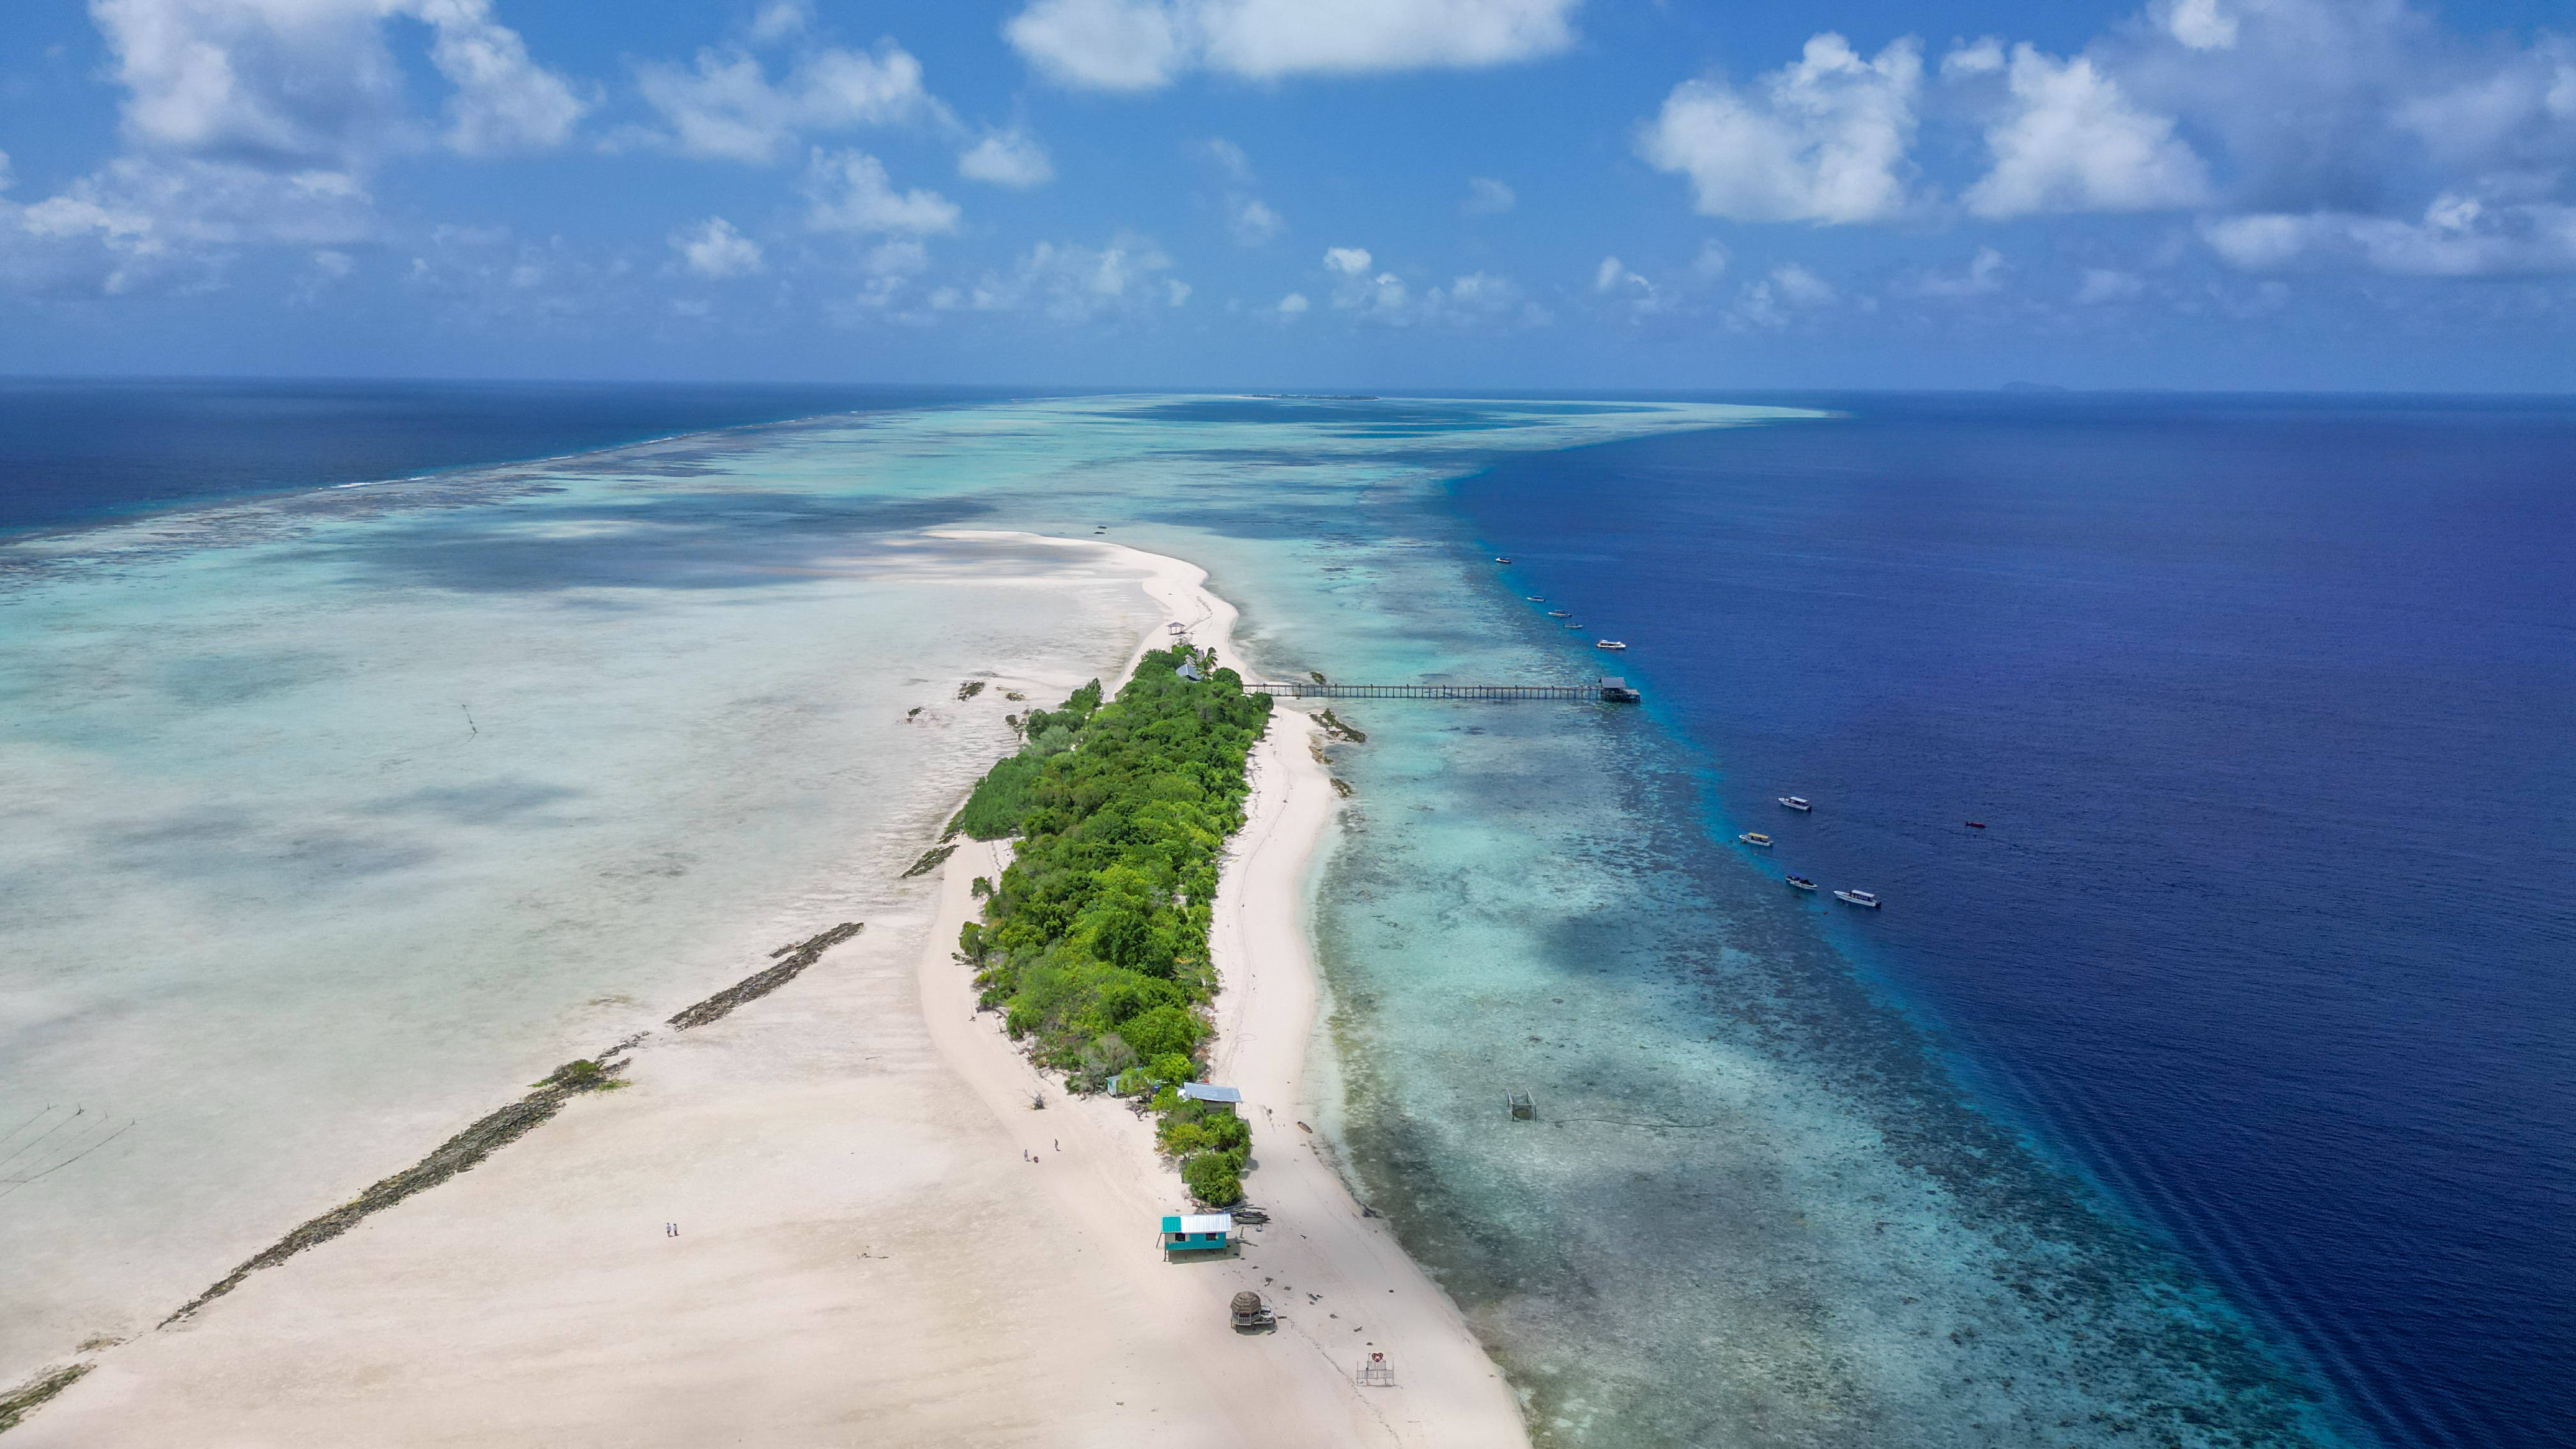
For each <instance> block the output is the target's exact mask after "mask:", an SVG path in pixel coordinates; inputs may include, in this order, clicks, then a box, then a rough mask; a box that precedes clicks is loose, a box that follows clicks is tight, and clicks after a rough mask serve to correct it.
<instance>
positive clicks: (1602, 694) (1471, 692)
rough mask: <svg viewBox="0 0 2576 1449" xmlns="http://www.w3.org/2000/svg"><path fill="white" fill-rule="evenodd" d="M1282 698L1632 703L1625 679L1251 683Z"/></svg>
mask: <svg viewBox="0 0 2576 1449" xmlns="http://www.w3.org/2000/svg"><path fill="white" fill-rule="evenodd" d="M1250 687H1251V688H1253V689H1255V690H1259V691H1261V692H1263V693H1266V694H1269V695H1272V696H1274V697H1278V698H1285V699H1565V700H1598V701H1608V702H1609V703H1612V704H1634V703H1636V702H1637V692H1636V691H1635V690H1633V689H1630V688H1629V687H1628V686H1627V683H1626V681H1624V680H1619V679H1604V680H1602V681H1600V682H1599V683H1597V684H1316V683H1313V682H1311V681H1300V680H1294V679H1287V680H1278V681H1275V682H1272V683H1269V684H1255V685H1252V686H1250Z"/></svg>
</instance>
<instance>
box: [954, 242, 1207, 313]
mask: <svg viewBox="0 0 2576 1449" xmlns="http://www.w3.org/2000/svg"><path fill="white" fill-rule="evenodd" d="M1171 269H1172V259H1171V258H1170V257H1169V256H1167V255H1165V254H1164V252H1163V249H1162V248H1161V247H1159V246H1156V245H1155V244H1154V243H1153V241H1152V240H1151V239H1149V238H1146V237H1141V236H1135V235H1121V236H1118V237H1116V238H1114V239H1112V240H1111V242H1110V243H1109V245H1107V246H1105V247H1100V248H1097V249H1095V248H1091V247H1086V246H1080V245H1076V244H1071V243H1068V244H1065V245H1061V246H1059V245H1057V244H1056V243H1053V242H1039V243H1038V244H1037V245H1036V246H1035V247H1032V248H1031V249H1030V250H1029V253H1028V255H1027V256H1025V257H1022V258H1021V259H1020V260H1019V262H1018V264H1017V265H1015V266H1014V267H1013V268H1012V269H1011V270H1010V271H1009V272H1007V273H1000V272H988V273H986V274H985V277H984V280H983V281H982V282H980V283H978V284H977V285H976V286H975V288H974V290H973V291H972V292H971V293H969V294H968V297H967V301H968V303H969V304H970V305H971V306H973V307H974V308H975V309H976V310H978V311H984V312H1013V311H1023V310H1031V309H1034V310H1036V311H1038V312H1040V313H1042V314H1044V315H1045V316H1047V317H1050V318H1052V319H1054V320H1056V321H1058V322H1065V323H1077V322H1088V321H1091V320H1092V319H1094V318H1097V317H1101V316H1105V315H1141V313H1143V312H1144V311H1147V310H1151V309H1153V308H1154V307H1155V306H1156V303H1157V302H1158V301H1159V303H1160V305H1161V306H1162V307H1164V308H1170V307H1177V306H1179V305H1180V304H1181V303H1182V302H1183V301H1185V300H1187V299H1188V297H1189V289H1188V286H1187V284H1186V283H1184V284H1182V285H1181V288H1180V290H1179V291H1177V292H1175V291H1174V290H1173V289H1172V286H1171V285H1170V282H1171V280H1172V279H1169V278H1164V277H1162V275H1161V274H1162V273H1164V272H1168V271H1170V270H1171ZM1158 283H1159V285H1158Z"/></svg>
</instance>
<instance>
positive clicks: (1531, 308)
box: [1418, 272, 1556, 332]
mask: <svg viewBox="0 0 2576 1449" xmlns="http://www.w3.org/2000/svg"><path fill="white" fill-rule="evenodd" d="M1418 312H1419V316H1420V318H1421V320H1422V321H1423V322H1424V323H1426V324H1428V325H1431V326H1437V327H1454V328H1457V329H1459V330H1461V331H1472V332H1493V331H1502V330H1509V329H1516V328H1523V327H1544V326H1546V325H1548V324H1549V323H1550V322H1553V321H1554V320H1556V319H1555V318H1553V317H1551V316H1550V315H1549V314H1548V311H1547V309H1546V308H1544V307H1541V306H1539V305H1538V304H1537V303H1535V302H1533V301H1531V300H1530V299H1529V298H1528V296H1527V295H1525V294H1524V293H1523V292H1522V291H1521V288H1520V284H1519V283H1517V282H1514V281H1513V280H1512V279H1511V278H1509V277H1498V276H1495V275H1494V274H1493V273H1491V272H1470V273H1468V274H1467V275H1465V276H1463V277H1456V278H1453V279H1451V281H1450V283H1449V285H1448V286H1446V287H1434V288H1432V289H1431V290H1430V291H1428V292H1425V293H1423V294H1422V302H1421V304H1420V307H1419V309H1418Z"/></svg>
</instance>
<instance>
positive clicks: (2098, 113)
mask: <svg viewBox="0 0 2576 1449" xmlns="http://www.w3.org/2000/svg"><path fill="white" fill-rule="evenodd" d="M2006 83H2007V85H2008V86H2009V88H2010V90H2011V95H2012V104H2011V109H2010V112H2009V114H2008V115H2007V116H2006V117H2005V118H2004V119H2003V120H2001V121H1998V122H1997V123H1996V124H1995V125H1993V126H1991V127H1989V128H1988V129H1987V131H1986V146H1987V148H1988V150H1990V151H1991V152H1992V153H1993V154H1994V169H1993V170H1991V171H1989V172H1987V173H1986V175H1985V177H1984V178H1983V179H1982V180H1980V181H1978V182H1977V184H1976V185H1974V186H1971V187H1969V188H1968V191H1967V194H1966V196H1965V198H1964V200H1965V201H1966V202H1967V204H1968V210H1970V211H1971V212H1974V213H1975V214H1977V215H1979V216H1985V217H1998V218H2001V217H2015V216H2027V215H2030V214H2032V213H2034V212H2048V211H2057V212H2068V211H2155V210H2161V209H2164V208H2168V207H2180V206H2193V205H2197V204H2199V203H2200V202H2202V201H2204V200H2206V199H2207V198H2208V195H2209V173H2208V168H2207V167H2205V166H2203V165H2202V164H2201V160H2200V157H2199V156H2197V155H2195V154H2193V152H2192V149H2191V147H2189V146H2188V145H2185V144H2184V143H2183V141H2182V140H2181V139H2180V138H2178V137H2176V136H2175V135H2174V133H2173V130H2174V123H2173V120H2172V118H2171V117H2167V116H2155V115H2149V114H2147V113H2146V112H2144V111H2141V110H2139V109H2138V108H2137V107H2136V106H2135V105H2133V104H2131V103H2130V101H2129V98H2128V97H2127V96H2126V95H2125V94H2123V93H2122V92H2121V90H2120V85H2119V82H2117V81H2115V80H2113V79H2112V78H2111V77H2110V76H2108V75H2106V74H2104V73H2103V72H2102V71H2100V70H2099V69H2097V68H2096V67H2095V66H2094V64H2093V62H2092V60H2091V59H2090V58H2088V57H2085V56H2077V57H2076V58H2075V59H2073V60H2069V61H2062V62H2061V61H2057V60H2053V59H2051V58H2050V57H2049V56H2047V55H2044V54H2042V53H2041V52H2039V51H2038V50H2036V49H2034V48H2032V47H2031V46H2029V45H2017V46H2014V47H2013V54H2012V65H2011V68H2010V71H2009V73H2008V79H2007V82H2006Z"/></svg>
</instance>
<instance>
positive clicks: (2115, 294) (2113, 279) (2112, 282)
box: [2075, 267, 2147, 307]
mask: <svg viewBox="0 0 2576 1449" xmlns="http://www.w3.org/2000/svg"><path fill="white" fill-rule="evenodd" d="M2146 289H2147V284H2146V281H2145V280H2144V279H2143V278H2141V277H2139V276H2138V274H2137V273H2135V272H2124V271H2121V270H2119V269H2118V268H2116V267H2086V268H2085V269H2084V281H2083V284H2082V285H2080V286H2078V287H2077V288H2076V289H2075V300H2076V302H2077V303H2079V304H2081V305H2083V306H2087V307H2099V306H2101V305H2103V304H2104V303H2108V302H2126V301H2128V300H2129V299H2130V298H2132V297H2135V296H2137V295H2138V294H2139V293H2141V292H2144V291H2145V290H2146Z"/></svg>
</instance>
